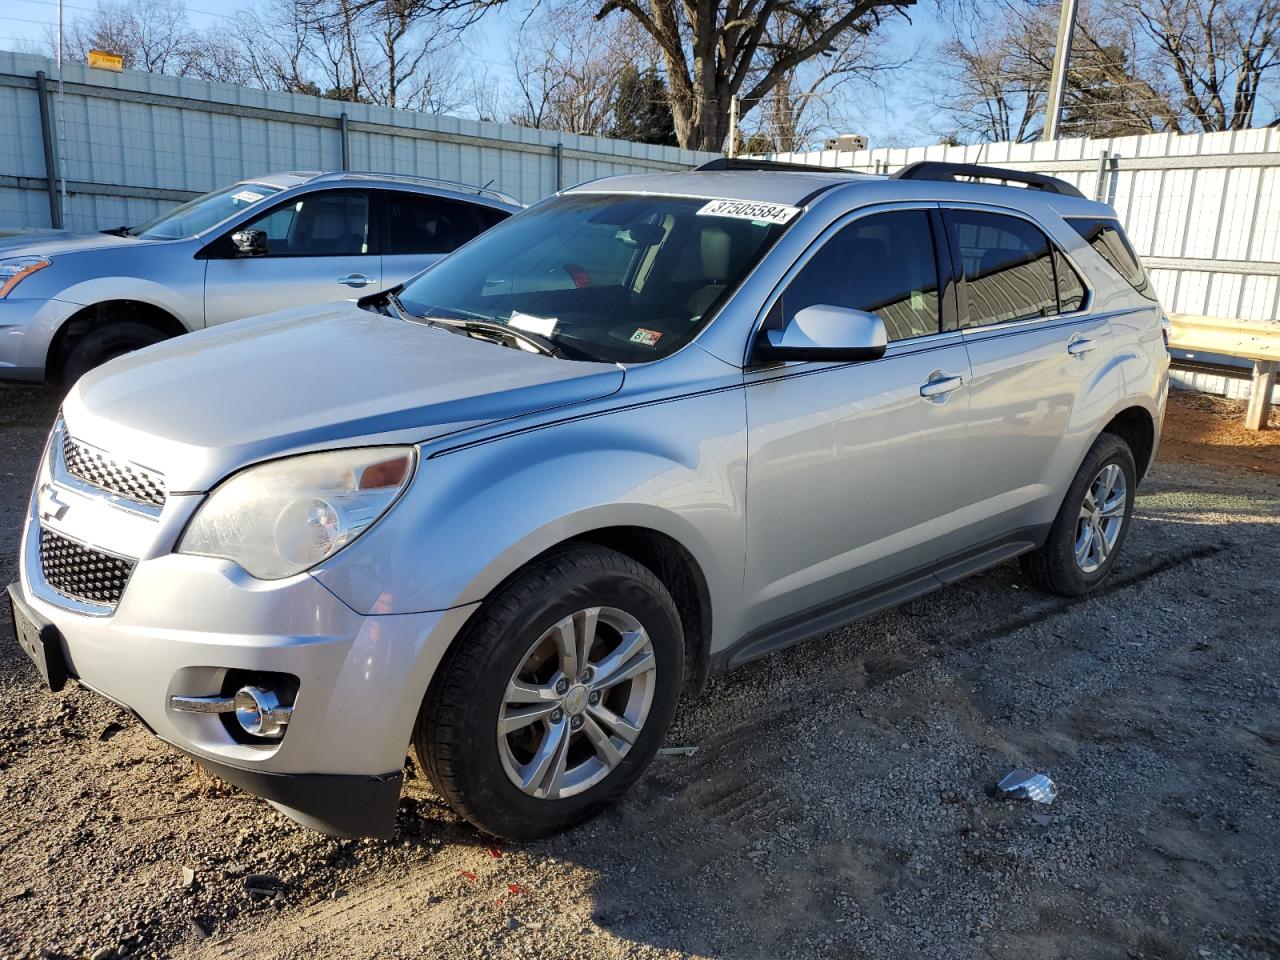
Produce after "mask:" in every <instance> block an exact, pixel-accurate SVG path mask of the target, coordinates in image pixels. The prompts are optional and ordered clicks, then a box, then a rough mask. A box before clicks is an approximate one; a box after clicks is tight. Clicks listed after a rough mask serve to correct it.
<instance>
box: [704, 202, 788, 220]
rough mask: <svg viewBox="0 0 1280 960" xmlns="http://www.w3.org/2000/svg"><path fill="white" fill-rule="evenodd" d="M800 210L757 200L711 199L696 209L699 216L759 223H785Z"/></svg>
mask: <svg viewBox="0 0 1280 960" xmlns="http://www.w3.org/2000/svg"><path fill="white" fill-rule="evenodd" d="M799 212H800V208H799V207H788V206H787V205H786V204H783V203H761V202H760V201H758V200H712V201H711V202H710V203H708V204H706V205H705V206H704V207H702V208H701V209H700V210H699V211H698V216H700V217H733V218H734V219H735V220H755V221H758V222H760V223H787V222H788V221H789V220H790V219H791V218H792V217H794V216H795V215H796V214H797V213H799Z"/></svg>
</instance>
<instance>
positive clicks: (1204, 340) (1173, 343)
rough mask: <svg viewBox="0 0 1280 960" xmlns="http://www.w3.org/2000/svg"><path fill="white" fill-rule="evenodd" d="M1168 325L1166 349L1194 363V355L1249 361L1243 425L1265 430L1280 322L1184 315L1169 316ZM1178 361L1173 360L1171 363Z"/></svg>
mask: <svg viewBox="0 0 1280 960" xmlns="http://www.w3.org/2000/svg"><path fill="white" fill-rule="evenodd" d="M1169 322H1170V324H1171V328H1170V331H1169V346H1170V347H1171V348H1172V349H1174V350H1181V351H1185V352H1186V353H1188V354H1190V355H1191V356H1190V357H1188V358H1187V359H1188V360H1190V361H1193V362H1194V361H1195V360H1196V359H1197V357H1196V355H1197V354H1214V355H1217V356H1226V357H1239V358H1240V359H1243V360H1252V361H1253V389H1252V391H1251V392H1250V394H1249V408H1248V410H1247V411H1246V412H1245V417H1244V425H1245V427H1246V428H1248V429H1250V430H1265V429H1266V427H1267V417H1268V416H1269V415H1270V413H1271V394H1272V392H1273V391H1274V390H1275V386H1276V371H1277V367H1278V366H1280V323H1277V322H1274V321H1257V320H1234V319H1231V318H1229V317H1203V316H1197V315H1194V314H1186V313H1175V314H1171V315H1170V316H1169ZM1179 362H1180V360H1179V358H1175V359H1174V363H1175V364H1177V363H1179Z"/></svg>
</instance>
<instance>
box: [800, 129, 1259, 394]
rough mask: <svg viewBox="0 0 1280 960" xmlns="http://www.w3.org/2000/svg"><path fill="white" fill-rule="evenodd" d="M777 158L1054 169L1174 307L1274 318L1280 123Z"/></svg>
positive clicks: (1205, 381) (1214, 387) (1230, 388)
mask: <svg viewBox="0 0 1280 960" xmlns="http://www.w3.org/2000/svg"><path fill="white" fill-rule="evenodd" d="M775 159H778V160H790V161H794V162H798V163H811V164H820V165H822V166H828V167H842V168H845V169H851V170H863V171H867V172H873V173H892V172H893V171H895V170H897V169H899V168H901V167H903V166H905V165H906V164H908V163H914V162H916V161H918V160H945V161H949V162H953V163H984V164H993V165H996V166H1007V167H1014V168H1016V169H1021V170H1032V171H1036V172H1039V173H1048V174H1052V175H1054V176H1057V177H1061V178H1062V179H1064V180H1067V181H1069V182H1071V183H1073V184H1075V185H1076V186H1077V187H1079V188H1080V190H1081V192H1082V193H1084V194H1085V195H1086V196H1089V197H1095V198H1097V199H1102V200H1106V201H1107V202H1109V203H1111V204H1112V205H1113V206H1114V207H1115V208H1116V212H1117V213H1118V214H1119V215H1120V219H1121V221H1122V222H1123V223H1124V225H1125V229H1126V231H1128V234H1129V237H1130V239H1131V240H1132V241H1133V245H1134V246H1135V247H1136V248H1137V250H1138V253H1139V254H1140V255H1141V256H1142V258H1143V261H1144V262H1145V263H1146V265H1147V269H1148V270H1149V272H1150V274H1151V279H1152V282H1153V283H1154V285H1155V287H1156V291H1157V293H1158V294H1159V296H1160V302H1161V303H1162V304H1163V305H1164V307H1165V309H1166V310H1168V311H1170V312H1171V313H1191V314H1205V315H1209V316H1219V317H1234V318H1238V319H1244V320H1277V319H1280V129H1261V130H1242V131H1239V132H1235V133H1207V134H1191V135H1185V136H1178V135H1174V134H1154V135H1150V136H1143V137H1118V138H1115V139H1109V140H1086V139H1078V138H1077V139H1070V140H1057V141H1053V142H1050V143H1039V142H1037V143H986V144H975V145H972V146H959V147H946V146H941V145H939V146H931V147H912V148H907V149H879V150H859V151H856V152H845V151H840V152H837V151H834V150H824V151H816V152H810V153H787V154H778V155H777V156H776V157H775ZM1177 378H1178V379H1179V380H1180V381H1182V382H1183V383H1184V384H1185V385H1188V386H1191V385H1194V386H1195V387H1197V388H1198V389H1205V390H1209V391H1212V392H1215V393H1225V394H1227V395H1229V396H1235V397H1240V396H1245V395H1247V394H1248V389H1249V385H1248V383H1247V382H1245V381H1240V380H1232V379H1224V378H1222V377H1216V376H1212V375H1206V374H1191V373H1186V372H1179V373H1178V375H1177Z"/></svg>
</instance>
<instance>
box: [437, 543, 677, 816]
mask: <svg viewBox="0 0 1280 960" xmlns="http://www.w3.org/2000/svg"><path fill="white" fill-rule="evenodd" d="M593 610H594V611H597V613H596V615H595V616H594V617H591V616H590V611H593ZM565 637H572V638H573V639H574V640H578V638H583V637H589V638H590V639H589V640H588V642H587V644H586V646H587V647H588V654H587V662H588V664H589V666H588V668H586V669H589V670H593V671H594V674H593V675H592V677H591V679H590V681H584V680H583V679H582V673H581V670H579V671H578V672H579V678H578V680H577V681H575V682H574V683H573V684H572V685H569V684H568V681H567V679H566V678H567V670H571V669H575V667H574V666H573V664H575V663H577V662H578V661H579V660H580V659H581V657H580V654H577V653H576V652H575V658H574V659H573V660H571V661H570V660H566V659H565V654H564V651H565V650H568V649H574V650H575V651H576V649H577V648H576V645H571V644H569V643H567V642H566V643H557V640H558V639H562V638H565ZM646 637H647V642H648V646H647V648H646V647H645V646H644V645H643V641H644V639H645V638H646ZM646 652H647V653H648V654H651V659H646V657H645V654H646ZM611 658H612V659H611ZM647 664H651V668H648V667H647V668H646V669H645V671H644V672H641V673H636V675H635V676H633V677H632V678H631V679H625V680H622V681H620V682H618V683H616V684H613V685H610V686H607V687H606V686H605V684H606V683H607V682H608V681H609V680H611V679H612V678H615V677H618V676H621V675H623V674H625V673H627V672H628V671H629V670H636V669H638V667H640V666H645V665H647ZM683 665H684V632H683V630H682V628H681V622H680V616H679V613H678V612H677V610H676V606H675V603H674V601H673V600H672V599H671V595H670V594H669V593H668V592H667V590H666V588H665V587H664V586H663V585H662V583H661V581H659V580H658V578H657V577H656V576H655V575H654V574H653V572H652V571H650V570H649V569H648V568H646V567H644V566H642V565H641V564H639V563H637V562H636V561H634V560H632V559H631V558H630V557H627V556H624V555H623V554H620V553H617V552H615V551H613V550H609V549H606V548H603V547H597V546H594V545H585V544H584V545H582V546H575V547H570V548H568V549H566V550H564V551H562V552H557V553H555V554H553V555H551V556H548V557H546V558H544V559H542V560H539V561H537V562H535V563H534V564H533V565H531V566H530V567H529V568H528V569H526V570H525V571H523V572H522V573H520V574H518V575H517V576H516V577H515V579H513V580H512V581H510V582H509V583H508V584H507V585H506V586H504V587H503V588H501V590H500V592H498V593H497V594H495V595H494V596H493V597H492V598H490V599H489V600H488V601H486V602H485V604H484V605H483V606H482V607H481V608H480V610H479V611H478V612H477V613H476V615H475V617H474V618H473V620H472V621H471V622H470V623H469V624H468V625H467V627H466V629H465V631H464V632H463V634H462V635H461V636H460V637H458V639H457V640H456V641H455V642H454V644H453V646H452V647H451V648H450V649H449V651H448V653H447V654H446V655H445V658H444V660H443V662H442V663H441V665H440V667H439V669H438V670H437V672H436V676H435V679H434V680H433V681H432V684H431V688H430V689H429V690H428V692H427V696H426V698H425V700H424V701H423V705H422V709H421V711H420V712H419V715H418V722H417V724H416V727H415V730H414V746H415V748H416V750H417V754H418V758H419V760H420V761H421V762H422V766H423V768H424V769H425V771H426V773H427V776H428V777H429V778H430V780H431V782H432V783H433V784H434V786H435V787H436V789H437V790H438V791H439V793H440V794H441V796H443V797H444V798H445V800H447V801H448V803H449V804H450V805H451V806H452V807H453V808H454V810H456V811H457V812H458V813H459V814H460V815H462V816H463V817H465V818H466V819H467V820H469V821H470V822H471V823H472V824H474V825H475V826H477V827H479V828H480V829H481V830H482V831H484V832H485V833H489V834H492V835H493V836H495V837H502V838H504V839H507V840H515V841H524V840H532V839H535V838H537V837H544V836H547V835H549V834H553V833H558V832H560V831H562V830H565V829H567V828H568V827H571V826H573V825H574V824H577V823H580V822H582V821H583V820H586V819H588V818H590V817H592V816H595V815H596V814H597V813H599V812H600V811H601V810H602V809H604V808H605V807H606V806H607V805H609V804H610V803H611V802H612V801H613V800H615V799H616V798H617V797H618V796H619V795H620V794H622V793H623V792H624V791H626V790H627V788H629V787H630V786H631V784H632V783H634V782H635V781H636V780H637V779H638V778H639V776H640V774H641V773H642V772H643V771H644V769H645V767H647V766H648V764H649V761H650V760H652V759H653V755H654V753H655V752H656V751H657V749H658V745H659V744H660V743H661V742H662V738H663V737H664V736H665V735H666V732H667V728H668V727H669V726H670V724H671V718H672V717H673V716H674V714H675V710H676V705H677V703H678V701H679V698H680V690H681V687H682V684H683V669H684V666H683ZM623 666H626V667H627V669H626V670H624V669H621V668H622V667H623ZM517 683H518V684H519V686H517ZM597 687H599V688H600V689H597ZM535 698H536V699H535ZM584 698H585V699H584ZM548 709H550V710H552V712H551V713H549V714H548V713H546V711H547V710H548ZM531 713H539V714H540V716H539V717H538V719H536V720H532V721H529V720H528V719H527V717H528V715H529V714H531ZM606 715H608V716H606ZM609 717H612V718H613V719H609ZM618 718H622V719H624V720H628V718H630V719H629V720H628V723H627V725H626V726H621V725H617V724H614V720H617V719H618ZM632 721H634V722H635V724H636V725H637V726H638V733H637V732H635V730H633V729H632V728H631V725H630V724H631V722H632ZM500 722H501V723H502V724H504V725H507V724H510V725H511V726H512V727H514V729H512V730H511V731H510V732H508V733H500V730H499V724H500ZM517 724H518V725H519V726H516V725H517ZM609 730H620V731H621V732H622V734H623V735H625V736H624V737H623V736H620V737H614V736H612V735H610V734H609V733H608V732H607V731H609ZM602 733H604V735H605V736H606V738H607V740H608V744H609V746H603V745H600V744H599V737H600V736H601V734H602ZM566 735H567V740H565V739H563V738H564V737H565V736H566ZM625 738H630V739H631V742H630V743H629V744H628V743H626V742H625ZM560 743H565V744H566V746H565V747H564V751H563V755H564V757H565V762H564V764H563V766H558V764H557V760H558V758H559V757H560V755H561V752H560V751H555V750H553V747H554V746H555V745H557V744H560ZM609 747H612V749H613V751H614V752H615V753H616V754H617V755H616V756H615V755H614V753H610V749H609ZM546 757H550V758H551V759H549V760H548V761H547V765H546V772H545V773H541V772H539V771H540V770H541V767H540V766H539V759H540V758H546ZM560 771H563V772H560ZM557 777H558V778H559V779H557ZM517 780H521V781H522V782H523V785H522V784H520V783H517ZM539 791H541V795H539Z"/></svg>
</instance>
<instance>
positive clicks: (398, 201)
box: [384, 191, 492, 255]
mask: <svg viewBox="0 0 1280 960" xmlns="http://www.w3.org/2000/svg"><path fill="white" fill-rule="evenodd" d="M384 196H385V197H386V211H387V233H386V238H387V250H386V252H387V253H389V254H392V255H395V254H419V253H452V252H453V251H454V250H456V249H458V247H460V246H462V245H463V244H464V243H466V242H467V241H468V240H470V239H472V238H473V237H475V236H476V234H478V233H480V232H481V231H482V230H484V229H486V228H487V227H489V226H492V223H490V222H488V221H487V220H486V221H482V220H481V218H480V217H479V216H478V213H479V211H480V208H478V207H475V206H473V205H472V204H469V203H463V202H461V201H459V200H449V199H446V198H444V197H433V196H430V195H428V194H420V193H399V192H395V191H388V192H387V193H386V194H384ZM486 212H487V211H486Z"/></svg>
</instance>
